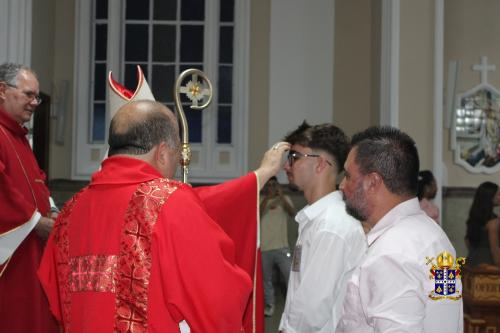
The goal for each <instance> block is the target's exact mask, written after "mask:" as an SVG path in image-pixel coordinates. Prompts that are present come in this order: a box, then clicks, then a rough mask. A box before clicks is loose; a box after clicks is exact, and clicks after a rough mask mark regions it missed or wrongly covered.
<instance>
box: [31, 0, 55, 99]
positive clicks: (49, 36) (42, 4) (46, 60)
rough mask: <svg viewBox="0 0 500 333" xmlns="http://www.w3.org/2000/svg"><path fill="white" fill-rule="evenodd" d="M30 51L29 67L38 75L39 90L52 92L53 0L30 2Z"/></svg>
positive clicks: (46, 92) (47, 92)
mask: <svg viewBox="0 0 500 333" xmlns="http://www.w3.org/2000/svg"><path fill="white" fill-rule="evenodd" d="M32 6H33V13H36V15H33V24H32V39H31V40H32V48H31V50H32V52H31V67H33V68H34V69H35V71H36V73H37V75H38V79H39V83H40V91H42V92H43V93H45V94H49V95H50V94H52V74H53V72H54V50H55V48H54V33H55V32H54V30H55V17H54V15H55V0H39V1H34V2H33V3H32Z"/></svg>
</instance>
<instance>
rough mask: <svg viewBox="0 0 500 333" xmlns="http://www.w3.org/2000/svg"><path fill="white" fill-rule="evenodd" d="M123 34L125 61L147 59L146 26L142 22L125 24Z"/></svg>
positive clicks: (143, 60) (142, 60)
mask: <svg viewBox="0 0 500 333" xmlns="http://www.w3.org/2000/svg"><path fill="white" fill-rule="evenodd" d="M125 34H126V35H125V36H126V37H125V61H141V62H145V61H147V60H148V26H147V25H144V24H127V25H126V28H125Z"/></svg>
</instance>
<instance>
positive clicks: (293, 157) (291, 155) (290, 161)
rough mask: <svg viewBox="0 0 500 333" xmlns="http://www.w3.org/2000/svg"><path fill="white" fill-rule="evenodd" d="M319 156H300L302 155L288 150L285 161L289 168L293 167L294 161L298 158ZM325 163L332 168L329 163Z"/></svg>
mask: <svg viewBox="0 0 500 333" xmlns="http://www.w3.org/2000/svg"><path fill="white" fill-rule="evenodd" d="M320 156H321V155H318V154H302V153H299V152H298V151H295V150H290V151H289V152H288V156H287V160H288V164H289V165H290V166H293V163H294V162H295V161H296V160H298V159H299V158H302V157H320ZM325 162H326V163H328V164H329V165H330V166H333V165H332V163H331V162H330V161H327V160H325Z"/></svg>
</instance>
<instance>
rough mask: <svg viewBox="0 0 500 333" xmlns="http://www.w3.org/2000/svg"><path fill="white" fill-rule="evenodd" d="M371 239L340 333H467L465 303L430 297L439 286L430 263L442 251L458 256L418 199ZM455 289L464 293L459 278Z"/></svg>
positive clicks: (386, 219) (379, 227) (389, 216)
mask: <svg viewBox="0 0 500 333" xmlns="http://www.w3.org/2000/svg"><path fill="white" fill-rule="evenodd" d="M367 238H368V246H369V247H368V251H367V254H366V256H365V258H364V259H363V261H362V263H361V265H360V266H359V268H357V269H356V270H355V272H354V274H353V275H352V277H351V279H350V280H349V282H348V284H347V294H346V298H345V302H344V310H343V316H342V319H341V321H340V323H339V325H338V327H337V332H349V333H361V332H362V333H368V332H370V333H371V332H384V333H389V332H436V333H437V332H439V333H442V332H447V333H455V332H463V312H462V311H463V310H462V299H461V298H460V299H459V300H451V299H439V300H433V299H431V298H430V297H429V294H430V293H431V292H432V291H434V287H435V286H434V280H433V279H432V278H431V274H430V269H431V266H432V265H431V264H428V263H429V261H430V260H432V261H433V262H434V263H437V261H436V260H435V259H436V258H437V256H438V255H439V254H440V253H442V252H443V251H448V252H449V253H451V254H452V255H453V257H454V258H455V256H456V254H455V249H454V248H453V246H452V245H451V243H450V241H449V240H448V237H447V236H446V234H445V233H444V232H443V230H442V229H441V228H440V227H439V225H437V224H436V222H434V221H433V220H432V219H431V218H430V217H428V216H427V215H426V214H425V212H424V211H422V210H421V209H420V206H419V203H418V200H417V199H416V198H414V199H410V200H408V201H405V202H403V203H401V204H399V205H397V206H396V207H394V208H393V209H392V210H391V211H389V212H388V213H387V214H386V215H385V216H384V217H383V218H382V219H381V220H380V221H379V222H378V223H377V224H376V225H375V226H374V227H373V229H372V230H371V231H370V232H369V233H368V235H367ZM456 290H457V291H459V295H461V294H462V284H461V283H460V281H459V279H457V281H456ZM456 295H457V294H456ZM456 295H455V296H456Z"/></svg>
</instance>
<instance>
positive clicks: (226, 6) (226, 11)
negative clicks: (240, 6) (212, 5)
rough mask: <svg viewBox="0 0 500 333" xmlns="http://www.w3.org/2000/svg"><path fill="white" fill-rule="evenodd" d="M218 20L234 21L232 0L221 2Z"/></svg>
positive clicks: (222, 0)
mask: <svg viewBox="0 0 500 333" xmlns="http://www.w3.org/2000/svg"><path fill="white" fill-rule="evenodd" d="M220 20H221V22H233V21H234V0H221V2H220Z"/></svg>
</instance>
